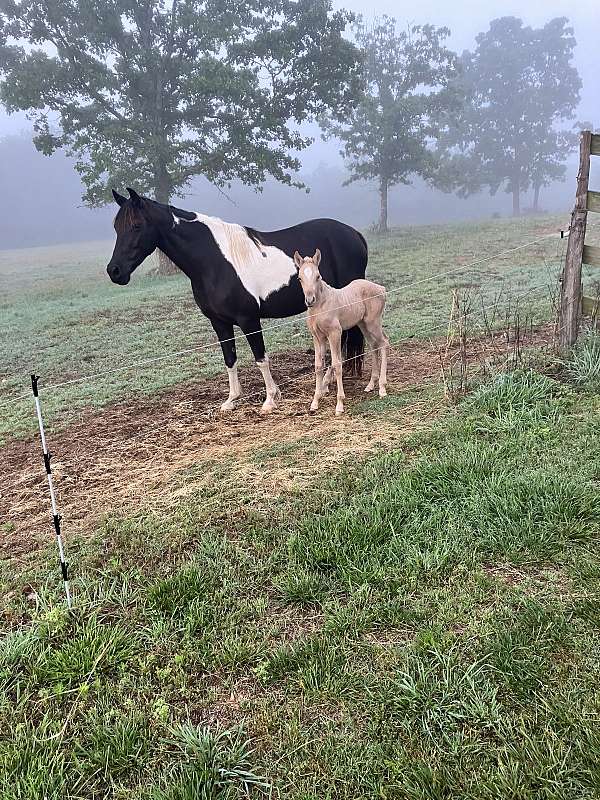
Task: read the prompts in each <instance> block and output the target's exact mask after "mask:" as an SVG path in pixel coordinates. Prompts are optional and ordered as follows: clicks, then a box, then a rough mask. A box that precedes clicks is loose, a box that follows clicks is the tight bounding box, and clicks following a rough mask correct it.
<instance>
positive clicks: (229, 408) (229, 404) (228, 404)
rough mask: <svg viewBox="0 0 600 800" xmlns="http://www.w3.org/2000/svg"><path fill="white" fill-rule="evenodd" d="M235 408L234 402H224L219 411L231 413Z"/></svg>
mask: <svg viewBox="0 0 600 800" xmlns="http://www.w3.org/2000/svg"><path fill="white" fill-rule="evenodd" d="M234 408H235V400H225V402H224V403H223V404H222V405H221V411H233V409H234Z"/></svg>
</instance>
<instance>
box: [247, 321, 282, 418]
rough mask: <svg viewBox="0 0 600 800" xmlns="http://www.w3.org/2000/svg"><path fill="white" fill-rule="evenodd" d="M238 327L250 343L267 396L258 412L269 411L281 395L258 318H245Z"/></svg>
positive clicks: (264, 412)
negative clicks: (272, 371)
mask: <svg viewBox="0 0 600 800" xmlns="http://www.w3.org/2000/svg"><path fill="white" fill-rule="evenodd" d="M240 328H241V329H242V331H243V332H244V335H245V336H246V339H247V340H248V344H249V345H250V348H251V350H252V354H253V355H254V358H255V360H256V366H257V367H258V368H259V370H260V371H261V373H262V376H263V380H264V382H265V389H266V392H267V398H266V400H265V402H264V403H263V404H262V408H261V410H260V413H261V414H268V413H269V412H271V411H273V409H274V408H275V406H276V405H277V402H276V401H277V400H278V399H279V398H280V397H281V392H280V391H279V388H278V386H277V384H276V383H275V381H274V380H273V376H272V375H271V369H270V366H269V356H268V355H267V353H266V350H265V342H264V339H263V334H262V328H261V327H260V320H259V319H252V320H245V321H244V322H241V323H240Z"/></svg>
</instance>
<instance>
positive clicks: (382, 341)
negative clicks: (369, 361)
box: [369, 317, 390, 397]
mask: <svg viewBox="0 0 600 800" xmlns="http://www.w3.org/2000/svg"><path fill="white" fill-rule="evenodd" d="M369 336H370V337H371V338H372V339H373V343H374V344H373V347H374V351H373V355H375V354H376V353H377V354H378V356H379V397H385V396H386V395H387V391H386V388H385V387H386V386H387V351H388V347H389V345H390V341H389V339H388V338H387V336H386V335H385V333H384V332H383V328H382V327H381V317H380V318H379V319H375V320H373V321H372V322H371V323H370V324H369ZM371 380H373V376H371ZM374 385H375V383H374V382H373V386H374Z"/></svg>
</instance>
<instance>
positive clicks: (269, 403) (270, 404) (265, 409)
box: [260, 400, 277, 414]
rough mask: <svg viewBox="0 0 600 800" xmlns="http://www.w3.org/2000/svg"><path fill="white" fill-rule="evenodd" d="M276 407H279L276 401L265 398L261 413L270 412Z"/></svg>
mask: <svg viewBox="0 0 600 800" xmlns="http://www.w3.org/2000/svg"><path fill="white" fill-rule="evenodd" d="M275 408H277V405H276V403H274V402H273V401H272V400H271V401H269V400H265V402H264V403H263V404H262V408H261V409H260V413H261V414H270V413H271V411H273V410H274V409H275Z"/></svg>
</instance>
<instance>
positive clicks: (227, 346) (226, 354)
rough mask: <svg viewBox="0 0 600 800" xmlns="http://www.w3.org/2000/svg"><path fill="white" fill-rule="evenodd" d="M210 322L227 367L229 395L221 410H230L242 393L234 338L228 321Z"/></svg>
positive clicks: (231, 326)
mask: <svg viewBox="0 0 600 800" xmlns="http://www.w3.org/2000/svg"><path fill="white" fill-rule="evenodd" d="M210 324H211V325H212V326H213V330H214V331H215V333H216V334H217V336H218V337H219V342H220V344H221V350H222V351H223V359H224V361H225V366H226V367H227V377H228V378H229V397H228V398H227V400H225V402H224V403H223V405H222V406H221V411H231V410H232V409H233V408H235V401H236V400H237V399H238V397H239V396H240V395H241V393H242V389H241V386H240V380H239V378H238V371H237V353H236V350H235V339H234V337H233V325H229V323H227V322H221V321H220V320H217V319H211V321H210Z"/></svg>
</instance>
